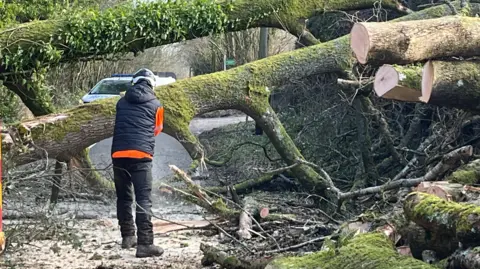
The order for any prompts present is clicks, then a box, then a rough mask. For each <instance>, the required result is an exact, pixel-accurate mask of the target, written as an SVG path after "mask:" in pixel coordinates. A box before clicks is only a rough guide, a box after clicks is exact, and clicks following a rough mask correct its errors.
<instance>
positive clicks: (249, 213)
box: [237, 196, 268, 240]
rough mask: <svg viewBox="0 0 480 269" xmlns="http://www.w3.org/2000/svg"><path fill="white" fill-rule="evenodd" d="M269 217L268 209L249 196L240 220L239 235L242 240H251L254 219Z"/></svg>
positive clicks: (244, 203)
mask: <svg viewBox="0 0 480 269" xmlns="http://www.w3.org/2000/svg"><path fill="white" fill-rule="evenodd" d="M267 216H268V208H266V207H264V206H262V205H260V204H259V203H258V202H257V201H255V199H253V198H252V197H250V196H247V197H245V198H244V199H243V211H242V212H241V213H240V217H239V218H238V231H237V235H238V237H239V239H240V240H242V239H251V238H252V234H251V233H250V230H251V229H252V225H253V221H252V217H253V218H259V219H261V218H265V217H267Z"/></svg>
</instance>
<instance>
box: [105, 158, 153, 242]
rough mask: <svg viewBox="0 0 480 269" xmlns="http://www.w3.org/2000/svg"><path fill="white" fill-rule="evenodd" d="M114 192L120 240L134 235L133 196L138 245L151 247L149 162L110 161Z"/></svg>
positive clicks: (146, 160) (150, 179) (150, 165)
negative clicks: (115, 194)
mask: <svg viewBox="0 0 480 269" xmlns="http://www.w3.org/2000/svg"><path fill="white" fill-rule="evenodd" d="M112 164H113V176H114V181H115V190H116V193H117V219H118V224H119V225H120V233H121V234H122V237H125V236H132V235H135V225H134V221H133V215H132V211H133V210H132V204H133V198H134V196H133V194H134V193H135V201H136V203H137V204H138V205H136V215H135V224H136V226H137V235H138V237H137V244H138V245H150V244H153V225H152V217H151V216H152V215H151V209H152V161H151V160H150V159H131V158H118V159H112Z"/></svg>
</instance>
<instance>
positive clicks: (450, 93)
mask: <svg viewBox="0 0 480 269" xmlns="http://www.w3.org/2000/svg"><path fill="white" fill-rule="evenodd" d="M479 22H480V20H479ZM479 25H480V23H479ZM478 33H480V32H478ZM477 54H478V52H477ZM479 71H480V61H475V60H471V61H428V62H427V63H426V64H425V66H424V67H423V76H422V92H425V93H431V95H430V96H429V97H430V98H428V99H427V100H426V101H427V102H428V103H430V104H435V105H441V106H447V107H455V108H460V109H465V110H470V111H475V112H479V111H480V106H479V105H478V100H479V98H480V91H479V90H478V89H480V82H479V80H478V73H479Z"/></svg>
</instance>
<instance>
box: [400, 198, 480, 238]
mask: <svg viewBox="0 0 480 269" xmlns="http://www.w3.org/2000/svg"><path fill="white" fill-rule="evenodd" d="M404 210H405V214H406V216H407V218H408V219H410V220H412V221H414V222H415V223H417V224H419V225H420V226H422V227H424V228H425V229H427V230H431V231H439V230H441V231H444V232H446V233H449V234H451V235H452V236H454V237H456V238H458V240H459V241H460V242H462V243H464V245H468V244H469V243H470V242H475V241H476V240H480V207H479V206H476V205H473V204H461V203H456V202H450V201H446V200H444V199H441V198H439V197H437V196H435V195H430V194H426V193H420V192H413V193H411V194H409V195H408V196H407V198H406V201H405V204H404ZM476 242H478V241H476Z"/></svg>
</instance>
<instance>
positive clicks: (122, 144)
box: [112, 81, 163, 156]
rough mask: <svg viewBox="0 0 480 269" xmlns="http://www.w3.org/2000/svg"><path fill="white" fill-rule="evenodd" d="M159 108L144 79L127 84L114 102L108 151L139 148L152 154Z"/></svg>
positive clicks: (136, 149)
mask: <svg viewBox="0 0 480 269" xmlns="http://www.w3.org/2000/svg"><path fill="white" fill-rule="evenodd" d="M159 109H162V106H161V104H160V101H158V99H157V98H156V96H155V94H154V92H153V90H152V88H151V87H150V86H149V85H148V84H147V81H140V82H139V83H138V84H135V85H133V86H131V88H129V89H128V90H127V92H126V93H125V96H124V97H122V98H120V100H119V101H118V103H117V113H116V117H115V128H114V132H113V142H112V154H115V153H116V154H117V155H119V154H121V153H118V152H123V151H140V152H143V153H147V154H149V155H151V156H153V152H154V148H155V135H156V134H157V133H156V132H155V128H156V127H158V125H159V122H158V120H157V119H158V115H157V114H158V113H159ZM162 112H163V111H162ZM161 116H162V118H163V113H162V115H161ZM162 123H163V122H162Z"/></svg>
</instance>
